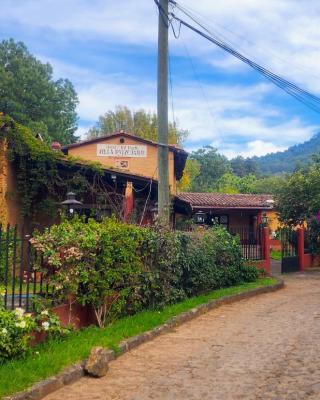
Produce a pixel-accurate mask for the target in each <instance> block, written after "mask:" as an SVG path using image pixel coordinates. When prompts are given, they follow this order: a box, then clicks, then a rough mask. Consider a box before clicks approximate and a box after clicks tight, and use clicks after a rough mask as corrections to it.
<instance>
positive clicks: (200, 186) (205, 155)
mask: <svg viewBox="0 0 320 400" xmlns="http://www.w3.org/2000/svg"><path fill="white" fill-rule="evenodd" d="M190 158H191V159H193V160H196V161H197V162H198V163H199V164H200V173H199V174H198V175H197V176H196V177H195V179H194V180H193V182H192V185H191V188H192V190H193V191H199V192H207V191H211V192H212V191H213V190H215V189H216V182H217V180H218V179H219V178H221V177H222V175H224V174H226V173H227V172H231V167H230V162H229V161H228V159H227V158H226V157H225V156H223V155H222V154H219V153H217V149H215V148H213V147H211V146H205V147H203V148H202V149H199V150H197V151H195V152H193V153H191V155H190Z"/></svg>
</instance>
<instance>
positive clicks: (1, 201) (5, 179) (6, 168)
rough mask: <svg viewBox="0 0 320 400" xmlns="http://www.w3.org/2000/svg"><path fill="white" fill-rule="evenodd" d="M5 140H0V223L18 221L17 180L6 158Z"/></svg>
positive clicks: (11, 223)
mask: <svg viewBox="0 0 320 400" xmlns="http://www.w3.org/2000/svg"><path fill="white" fill-rule="evenodd" d="M6 147H7V146H6V142H5V141H1V142H0V224H2V225H3V226H5V225H7V224H8V223H9V224H10V225H15V224H18V223H20V222H21V221H20V203H19V199H18V198H17V191H16V189H17V180H16V174H15V171H14V170H13V166H12V164H11V163H9V161H8V160H7V156H6Z"/></svg>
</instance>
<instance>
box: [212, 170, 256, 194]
mask: <svg viewBox="0 0 320 400" xmlns="http://www.w3.org/2000/svg"><path fill="white" fill-rule="evenodd" d="M256 182H257V178H256V176H255V175H253V174H249V175H245V176H243V177H240V176H237V175H234V174H232V173H230V172H227V173H226V174H224V175H222V177H221V178H220V179H219V180H218V181H217V183H216V187H217V191H218V192H219V193H229V194H235V193H252V192H253V187H254V185H255V183H256Z"/></svg>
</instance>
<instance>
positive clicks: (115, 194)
mask: <svg viewBox="0 0 320 400" xmlns="http://www.w3.org/2000/svg"><path fill="white" fill-rule="evenodd" d="M2 118H3V120H4V122H3V123H2V125H1V127H0V128H1V129H0V224H1V225H2V226H6V225H7V224H10V225H11V226H13V225H16V224H17V225H18V226H19V227H21V226H23V227H27V228H26V229H27V230H32V229H33V228H34V227H41V226H47V225H50V224H52V223H54V222H57V220H58V219H57V215H58V213H57V212H58V211H59V208H60V209H61V207H60V205H61V202H62V201H63V200H65V199H66V196H67V193H68V191H71V192H75V193H76V199H77V200H79V201H81V203H82V206H81V207H79V209H80V208H81V213H82V214H85V215H87V216H94V217H103V216H111V215H116V216H117V217H119V218H120V219H122V220H124V221H130V222H131V221H132V222H135V223H138V224H147V223H149V222H151V221H152V219H153V217H154V215H152V214H153V213H154V212H155V206H156V202H157V190H158V181H157V179H158V174H157V149H158V144H157V143H155V142H153V141H151V140H146V139H142V138H139V137H136V136H133V135H130V134H128V133H124V132H117V133H114V134H112V135H108V136H105V137H100V138H96V139H92V140H86V141H82V142H79V143H75V144H72V145H69V146H64V147H61V146H60V145H59V143H53V145H52V150H51V151H50V149H48V147H47V146H46V145H45V144H44V143H43V142H42V141H41V138H39V137H34V136H33V135H32V133H31V132H30V131H29V130H28V129H26V128H24V127H22V126H20V125H18V124H16V123H15V122H14V121H13V120H11V119H10V118H9V117H2ZM0 122H1V121H0ZM16 132H19V135H16ZM29 146H31V147H32V148H29ZM168 148H169V154H168V156H169V157H168V158H169V183H170V193H171V195H172V197H174V196H175V195H176V190H177V180H179V179H181V177H182V174H183V170H184V167H185V162H186V159H187V156H188V154H187V153H186V152H185V151H184V150H182V149H180V148H178V147H177V146H173V145H169V146H168ZM15 149H17V151H16V150H15ZM20 149H23V152H22V153H21V151H20ZM32 149H36V151H35V152H34V151H33V150H32ZM39 154H40V155H41V156H40V157H39ZM33 155H34V157H35V159H34V162H33V161H32V159H33ZM42 155H43V157H42ZM21 160H23V161H26V165H29V166H30V165H31V167H32V168H37V167H35V166H37V165H38V166H39V170H37V171H36V172H37V176H38V175H39V173H40V172H39V171H43V175H41V176H39V182H40V185H39V188H38V189H37V192H36V193H34V190H33V194H32V199H30V207H29V210H28V211H30V209H31V208H32V210H31V212H29V214H28V215H27V216H26V215H25V214H24V212H23V207H24V204H27V205H29V204H28V201H29V198H28V193H29V191H28V189H27V187H28V185H27V186H25V187H26V190H21V187H19V181H21V171H22V170H21V165H22V164H21ZM46 160H47V161H46ZM52 163H53V164H54V168H53V169H52V165H53V164H52ZM23 171H25V172H26V176H27V179H28V182H30V189H32V186H31V185H32V182H33V181H34V180H35V179H36V178H35V176H32V172H31V169H30V170H28V168H24V169H23ZM29 172H30V173H29ZM45 175H46V179H51V178H50V177H51V176H53V175H55V177H57V178H58V185H55V184H54V183H53V182H49V181H48V180H47V181H46V179H42V176H43V177H44V176H45ZM74 177H76V178H77V179H73V178H74ZM23 179H24V178H23ZM36 180H37V179H36ZM56 180H57V179H56ZM42 181H43V184H42ZM81 181H82V183H83V181H85V182H87V183H88V186H87V188H83V187H82V188H81V187H80V186H81ZM78 183H79V185H78ZM48 202H50V203H51V205H52V204H53V205H54V207H53V208H54V209H55V210H56V213H55V215H53V213H51V215H50V216H49V215H48V213H47V211H49V208H48V207H47V205H48ZM31 203H32V204H31ZM31 206H32V207H31ZM79 212H80V210H79Z"/></svg>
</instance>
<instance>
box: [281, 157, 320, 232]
mask: <svg viewBox="0 0 320 400" xmlns="http://www.w3.org/2000/svg"><path fill="white" fill-rule="evenodd" d="M276 202H277V209H278V210H279V214H280V219H281V221H282V222H284V223H286V224H287V225H291V226H295V225H301V224H303V223H304V222H305V221H307V220H308V219H310V218H312V217H314V216H315V215H317V214H318V213H319V211H320V164H318V163H316V164H313V165H311V166H310V167H309V169H308V170H307V171H296V172H294V173H293V174H292V175H291V176H289V177H288V179H287V181H286V182H284V183H283V185H282V186H281V188H280V189H279V191H278V193H277V195H276Z"/></svg>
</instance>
